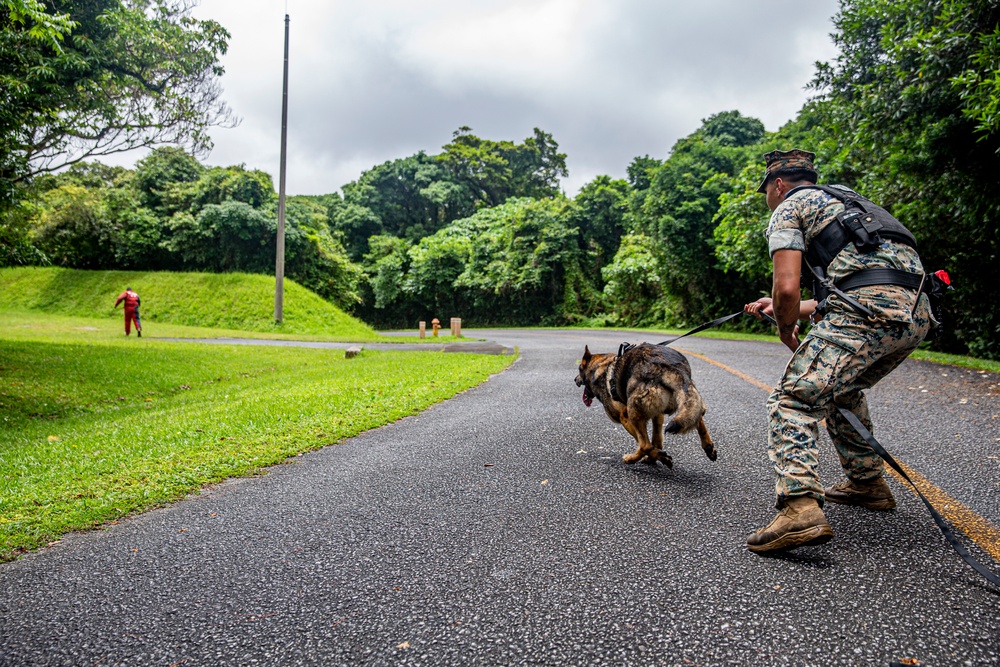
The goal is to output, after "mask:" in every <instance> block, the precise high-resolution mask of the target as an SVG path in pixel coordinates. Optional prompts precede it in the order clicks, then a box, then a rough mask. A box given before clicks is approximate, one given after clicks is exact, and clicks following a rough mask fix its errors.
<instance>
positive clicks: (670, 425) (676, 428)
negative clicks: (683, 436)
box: [663, 419, 681, 434]
mask: <svg viewBox="0 0 1000 667" xmlns="http://www.w3.org/2000/svg"><path fill="white" fill-rule="evenodd" d="M663 431H664V432H665V433H670V434H674V433H680V432H681V424H680V423H679V422H678V421H677V420H676V419H671V420H670V421H669V422H667V425H666V426H664V427H663Z"/></svg>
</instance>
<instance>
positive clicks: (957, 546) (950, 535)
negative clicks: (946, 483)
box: [837, 405, 1000, 587]
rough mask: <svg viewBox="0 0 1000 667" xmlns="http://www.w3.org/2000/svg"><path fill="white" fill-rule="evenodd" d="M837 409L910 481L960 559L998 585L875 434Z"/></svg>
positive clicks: (894, 468) (849, 415)
mask: <svg viewBox="0 0 1000 667" xmlns="http://www.w3.org/2000/svg"><path fill="white" fill-rule="evenodd" d="M837 409H838V410H839V411H840V414H842V415H843V416H844V419H846V420H847V421H848V422H849V423H850V424H851V426H853V427H854V430H855V431H857V432H858V434H859V435H861V437H862V438H864V439H865V442H867V443H868V446H869V447H871V448H872V449H873V450H875V453H876V454H878V455H879V456H881V457H882V460H883V461H885V462H886V463H888V464H889V466H890V467H892V469H893V470H895V471H896V472H897V473H899V474H900V476H901V477H902V478H903V479H905V480H906V481H907V482H909V483H910V486H912V487H913V490H914V491H916V492H917V495H918V496H920V499H921V500H922V501H924V505H926V506H927V511H929V512H930V513H931V517H933V519H934V523H936V524H937V526H938V528H940V529H941V532H942V533H943V534H944V537H945V539H946V540H948V544H950V545H951V546H952V548H953V549H954V550H955V551H956V552H957V553H958V555H959V556H961V557H962V560H964V561H965V562H966V563H968V564H969V566H970V567H971V568H972V569H973V570H975V571H976V572H978V573H979V574H981V575H983V576H984V577H986V581H988V582H990V583H991V584H993V585H994V586H997V587H1000V577H998V576H997V575H995V574H993V573H992V572H990V571H989V570H988V569H986V566H984V565H983V564H982V563H980V562H979V561H978V560H976V559H975V558H974V557H973V556H972V554H970V553H969V550H968V549H966V548H965V546H964V545H963V544H962V543H961V542H959V541H958V538H957V537H955V533H954V531H952V529H951V526H949V525H948V523H947V522H946V521H945V519H944V517H943V516H941V515H940V514H939V513H938V511H937V510H936V509H934V506H933V505H931V503H930V501H929V500H927V498H926V497H924V494H923V493H921V492H920V489H918V488H917V485H916V484H914V483H913V480H912V479H910V476H909V475H907V474H906V471H905V470H903V468H902V467H901V466H900V465H899V464H898V463H896V459H894V458H892V455H891V454H890V453H889V452H887V451H886V450H885V448H884V447H883V446H882V445H881V444H879V441H878V440H876V439H875V436H874V435H872V433H871V431H869V430H868V429H867V428H865V425H864V424H862V423H861V420H860V419H858V418H857V416H856V415H855V414H854V413H853V412H851V411H850V410H848V409H847V408H842V407H840V406H839V405H838V406H837Z"/></svg>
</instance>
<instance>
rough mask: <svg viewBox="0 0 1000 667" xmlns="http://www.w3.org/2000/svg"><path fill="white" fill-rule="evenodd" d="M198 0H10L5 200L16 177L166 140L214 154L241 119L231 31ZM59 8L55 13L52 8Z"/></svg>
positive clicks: (1, 200) (2, 153)
mask: <svg viewBox="0 0 1000 667" xmlns="http://www.w3.org/2000/svg"><path fill="white" fill-rule="evenodd" d="M191 4H192V3H190V2H187V1H186V0H51V1H50V2H48V3H46V5H44V6H43V5H42V3H40V2H38V1H37V0H0V62H2V63H3V69H2V71H0V98H2V99H3V100H4V103H3V106H2V111H0V205H4V204H7V205H9V203H10V201H11V198H12V197H13V192H14V191H13V188H14V186H15V184H17V183H20V182H23V181H24V180H26V179H30V178H32V177H33V176H37V175H38V174H42V173H48V172H53V171H56V170H58V169H60V168H62V167H65V166H66V165H69V164H72V163H74V162H78V161H80V160H83V159H85V158H89V157H95V156H101V155H109V154H112V153H117V152H121V151H126V150H131V149H134V148H138V147H148V146H154V145H159V144H176V145H184V146H187V147H188V148H189V149H191V150H192V151H193V152H194V153H195V154H203V153H205V152H206V151H207V150H209V149H210V148H211V145H212V142H211V139H210V138H209V135H208V133H207V129H208V128H209V127H211V126H213V125H218V124H229V123H232V122H234V117H233V115H232V114H231V112H230V110H229V109H228V107H227V106H226V105H225V103H224V102H222V100H221V97H220V93H221V89H220V87H219V85H218V81H217V80H218V77H219V76H221V75H222V73H223V68H222V66H221V65H220V64H219V59H220V57H221V56H222V55H224V54H225V53H226V49H227V41H228V39H229V33H228V32H226V30H225V29H224V28H223V27H222V26H220V25H219V24H218V23H216V22H214V21H199V20H195V19H193V18H191V16H190V8H191ZM47 8H48V9H49V11H45V9H47Z"/></svg>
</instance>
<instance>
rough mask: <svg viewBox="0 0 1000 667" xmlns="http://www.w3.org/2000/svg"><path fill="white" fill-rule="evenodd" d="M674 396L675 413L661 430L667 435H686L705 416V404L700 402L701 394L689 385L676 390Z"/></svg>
mask: <svg viewBox="0 0 1000 667" xmlns="http://www.w3.org/2000/svg"><path fill="white" fill-rule="evenodd" d="M675 395H676V397H677V412H675V413H674V416H673V417H672V418H671V419H670V421H669V422H667V425H666V426H665V427H663V430H664V431H666V432H667V433H687V432H688V431H690V430H691V429H694V428H696V427H697V426H698V422H700V421H701V418H702V416H703V415H704V414H705V403H704V401H702V400H701V394H699V393H698V390H697V389H695V387H694V385H693V384H691V383H687V384H686V385H684V387H683V388H681V389H679V390H676V391H675Z"/></svg>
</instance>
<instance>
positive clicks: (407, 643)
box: [396, 642, 410, 648]
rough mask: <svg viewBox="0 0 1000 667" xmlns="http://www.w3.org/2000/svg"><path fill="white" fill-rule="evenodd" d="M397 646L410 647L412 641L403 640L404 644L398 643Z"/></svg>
mask: <svg viewBox="0 0 1000 667" xmlns="http://www.w3.org/2000/svg"><path fill="white" fill-rule="evenodd" d="M396 648H410V642H403V643H402V644H396Z"/></svg>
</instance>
